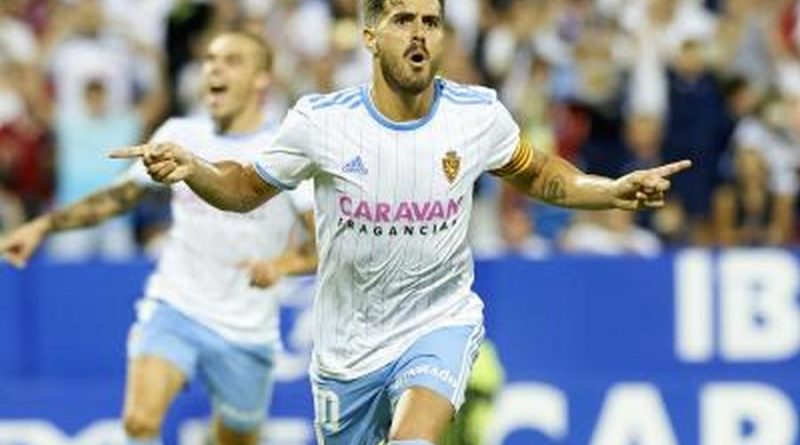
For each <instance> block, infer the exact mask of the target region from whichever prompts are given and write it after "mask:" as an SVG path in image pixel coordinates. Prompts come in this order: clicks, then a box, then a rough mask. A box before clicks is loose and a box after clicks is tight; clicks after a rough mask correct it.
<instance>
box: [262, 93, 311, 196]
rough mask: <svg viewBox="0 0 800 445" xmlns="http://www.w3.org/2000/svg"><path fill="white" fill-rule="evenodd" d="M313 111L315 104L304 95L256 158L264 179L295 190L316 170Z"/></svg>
mask: <svg viewBox="0 0 800 445" xmlns="http://www.w3.org/2000/svg"><path fill="white" fill-rule="evenodd" d="M310 113H311V107H310V106H309V104H308V103H307V101H306V100H305V99H301V100H300V101H299V102H298V103H297V105H295V107H294V108H292V109H291V110H290V111H289V114H287V116H286V119H284V121H283V123H281V127H280V129H279V130H278V134H277V135H276V136H275V140H274V141H273V143H272V146H271V147H269V148H268V149H267V150H266V151H265V152H264V153H262V154H261V155H260V156H259V157H258V159H257V160H256V162H255V165H254V167H255V170H256V172H257V173H258V175H259V176H260V177H261V179H263V180H264V181H265V182H267V183H268V184H270V185H272V186H273V187H275V188H277V189H279V190H292V189H294V188H295V187H297V186H298V184H300V183H301V182H302V181H303V180H305V179H309V178H310V177H311V176H312V175H313V174H314V171H315V169H316V165H315V163H314V161H313V158H312V135H313V134H314V132H315V131H317V128H316V125H315V124H314V123H313V121H312V119H311V114H310Z"/></svg>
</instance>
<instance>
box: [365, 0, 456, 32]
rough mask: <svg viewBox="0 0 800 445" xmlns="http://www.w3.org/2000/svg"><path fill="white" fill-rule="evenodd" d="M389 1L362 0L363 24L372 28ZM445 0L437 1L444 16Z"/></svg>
mask: <svg viewBox="0 0 800 445" xmlns="http://www.w3.org/2000/svg"><path fill="white" fill-rule="evenodd" d="M387 1H390V0H364V24H365V25H367V26H372V25H374V24H376V23H377V22H378V19H380V17H381V15H383V12H384V11H385V10H386V2H387ZM444 4H445V0H439V6H441V7H442V14H444Z"/></svg>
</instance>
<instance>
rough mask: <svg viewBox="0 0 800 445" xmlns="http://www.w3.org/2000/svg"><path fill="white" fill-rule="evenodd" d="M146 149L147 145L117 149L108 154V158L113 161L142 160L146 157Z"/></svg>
mask: <svg viewBox="0 0 800 445" xmlns="http://www.w3.org/2000/svg"><path fill="white" fill-rule="evenodd" d="M146 147H147V146H146V145H135V146H133V147H123V148H117V149H114V150H111V151H110V152H108V157H109V158H111V159H134V158H141V157H144V155H145V148H146Z"/></svg>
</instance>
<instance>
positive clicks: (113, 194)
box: [51, 182, 142, 231]
mask: <svg viewBox="0 0 800 445" xmlns="http://www.w3.org/2000/svg"><path fill="white" fill-rule="evenodd" d="M141 196H142V189H141V187H140V186H138V185H136V184H135V183H133V182H125V183H123V184H120V185H116V186H113V187H111V188H109V189H105V190H101V191H99V192H96V193H94V194H92V195H90V196H88V197H86V198H84V199H82V200H81V201H78V202H77V203H75V204H73V205H71V206H69V207H67V208H65V209H63V210H58V211H56V212H54V213H53V214H52V216H51V221H52V226H51V227H52V230H54V231H59V230H68V229H75V228H81V227H91V226H94V225H97V224H99V223H101V222H103V221H105V220H106V219H108V218H110V217H112V216H116V215H119V214H121V213H124V212H125V211H127V210H129V209H130V208H132V207H133V206H134V205H135V204H136V203H137V202H138V201H139V198H140V197H141Z"/></svg>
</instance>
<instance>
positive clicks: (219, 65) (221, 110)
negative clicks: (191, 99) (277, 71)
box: [203, 34, 269, 120]
mask: <svg viewBox="0 0 800 445" xmlns="http://www.w3.org/2000/svg"><path fill="white" fill-rule="evenodd" d="M262 60H263V59H262V52H261V51H260V49H259V47H258V45H257V44H256V43H255V42H252V41H250V40H249V39H247V38H246V37H243V36H238V35H235V34H226V35H222V36H219V37H217V38H215V39H214V40H213V41H212V42H211V44H210V45H209V46H208V50H207V52H206V56H205V60H204V61H203V91H204V99H205V104H206V107H208V110H209V112H210V113H211V116H212V117H213V118H214V119H216V120H221V119H230V118H233V117H235V116H236V115H237V114H238V113H240V112H241V111H243V110H245V109H246V108H247V107H248V105H250V104H251V103H252V102H253V101H256V102H257V101H260V100H261V95H262V93H263V92H264V89H265V88H266V87H267V85H268V83H269V75H268V73H267V72H266V71H265V69H264V66H263V62H262Z"/></svg>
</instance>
